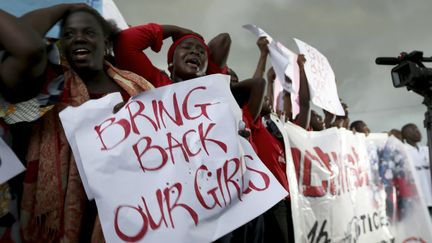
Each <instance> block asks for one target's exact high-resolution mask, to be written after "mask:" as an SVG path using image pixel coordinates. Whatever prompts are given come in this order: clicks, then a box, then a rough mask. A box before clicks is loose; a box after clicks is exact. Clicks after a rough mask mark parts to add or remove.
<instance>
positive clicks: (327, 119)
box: [323, 109, 335, 129]
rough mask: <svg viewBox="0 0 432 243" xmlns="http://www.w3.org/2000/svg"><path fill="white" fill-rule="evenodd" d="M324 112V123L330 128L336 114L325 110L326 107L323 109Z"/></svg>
mask: <svg viewBox="0 0 432 243" xmlns="http://www.w3.org/2000/svg"><path fill="white" fill-rule="evenodd" d="M323 112H324V125H325V128H326V129H327V128H330V127H331V126H332V123H333V119H334V118H335V115H334V114H332V113H330V112H328V111H326V110H324V109H323Z"/></svg>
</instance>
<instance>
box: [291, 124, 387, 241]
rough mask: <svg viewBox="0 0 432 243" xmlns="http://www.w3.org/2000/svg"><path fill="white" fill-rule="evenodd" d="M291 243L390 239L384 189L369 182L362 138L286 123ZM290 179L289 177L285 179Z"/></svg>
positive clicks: (368, 162)
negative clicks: (312, 129) (289, 161)
mask: <svg viewBox="0 0 432 243" xmlns="http://www.w3.org/2000/svg"><path fill="white" fill-rule="evenodd" d="M285 127H286V129H287V130H286V132H287V134H288V135H289V140H290V145H291V156H292V159H293V160H292V163H293V164H294V166H291V167H289V166H287V168H288V170H292V169H293V167H294V170H295V171H288V175H292V174H295V176H294V178H296V179H297V180H296V181H294V180H292V178H291V180H289V182H290V195H291V201H292V206H293V209H292V212H293V215H292V216H293V222H294V230H295V237H296V242H308V243H318V242H350V243H351V242H357V243H363V242H364V243H370V242H388V243H390V242H393V240H394V238H393V235H392V234H391V232H390V229H389V221H388V217H387V215H386V207H385V206H386V205H385V192H384V189H383V188H382V187H381V188H379V187H378V188H377V187H375V186H374V184H373V175H372V173H371V168H370V161H369V159H368V153H367V150H366V143H365V137H364V135H362V134H355V135H354V134H353V133H352V132H351V131H347V130H345V129H336V128H332V129H327V130H324V131H321V132H308V131H306V130H304V129H302V128H300V127H298V126H296V125H294V124H291V123H288V124H286V126H285ZM289 179H290V178H289Z"/></svg>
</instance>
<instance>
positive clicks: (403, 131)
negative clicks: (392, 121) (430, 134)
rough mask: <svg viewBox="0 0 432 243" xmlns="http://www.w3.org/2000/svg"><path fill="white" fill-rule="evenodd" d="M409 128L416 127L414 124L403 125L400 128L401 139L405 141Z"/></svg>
mask: <svg viewBox="0 0 432 243" xmlns="http://www.w3.org/2000/svg"><path fill="white" fill-rule="evenodd" d="M409 127H417V126H416V124H414V123H408V124H405V125H404V126H403V127H402V129H401V133H402V137H403V139H406V133H407V132H408V131H407V129H408V128H409Z"/></svg>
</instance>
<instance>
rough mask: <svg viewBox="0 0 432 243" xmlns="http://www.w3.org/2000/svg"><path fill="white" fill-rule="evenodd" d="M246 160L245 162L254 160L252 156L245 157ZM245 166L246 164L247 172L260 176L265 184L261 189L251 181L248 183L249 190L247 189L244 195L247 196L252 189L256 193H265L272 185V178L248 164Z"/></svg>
mask: <svg viewBox="0 0 432 243" xmlns="http://www.w3.org/2000/svg"><path fill="white" fill-rule="evenodd" d="M244 158H245V161H246V159H249V160H251V161H252V160H253V158H252V156H250V155H245V156H244ZM245 164H246V170H247V171H249V172H253V173H256V174H258V175H259V176H260V177H261V179H262V182H263V186H262V187H259V186H257V185H256V184H255V183H254V182H253V181H249V183H247V185H248V188H246V189H245V190H244V191H243V193H244V194H247V193H249V192H250V190H251V189H253V190H254V191H264V190H267V188H268V187H269V185H270V177H269V176H268V175H267V174H266V173H264V172H262V171H260V170H257V169H254V168H252V167H250V166H248V165H247V163H245Z"/></svg>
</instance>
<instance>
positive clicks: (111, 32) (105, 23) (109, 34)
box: [60, 7, 121, 55]
mask: <svg viewBox="0 0 432 243" xmlns="http://www.w3.org/2000/svg"><path fill="white" fill-rule="evenodd" d="M78 12H85V13H89V14H91V15H93V17H94V18H95V19H96V21H97V22H98V23H99V25H100V26H101V27H102V31H103V34H104V36H105V37H106V38H107V40H108V42H109V43H108V45H107V46H106V50H105V52H106V54H107V55H112V53H113V51H112V41H113V39H114V36H115V35H116V34H117V33H119V32H120V31H121V30H120V29H119V28H118V27H117V25H116V23H115V22H114V21H113V20H106V19H105V18H104V17H102V15H100V13H99V12H98V11H97V10H95V9H93V8H90V7H79V8H74V9H71V10H69V11H68V12H67V13H66V14H65V15H64V16H63V18H62V20H61V22H60V32H61V31H62V29H63V27H64V25H65V24H66V19H67V18H68V17H69V16H70V15H71V14H74V13H78Z"/></svg>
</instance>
